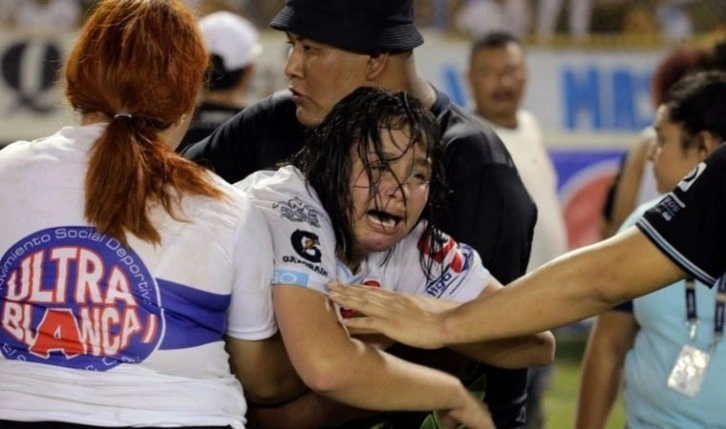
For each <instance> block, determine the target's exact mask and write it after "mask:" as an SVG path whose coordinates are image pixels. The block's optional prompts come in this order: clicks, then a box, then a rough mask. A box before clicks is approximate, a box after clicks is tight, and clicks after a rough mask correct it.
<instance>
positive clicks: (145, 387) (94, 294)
mask: <svg viewBox="0 0 726 429" xmlns="http://www.w3.org/2000/svg"><path fill="white" fill-rule="evenodd" d="M103 129H104V125H100V124H99V125H90V126H82V127H66V128H63V129H62V130H60V131H59V132H58V133H57V134H55V135H53V136H50V137H47V138H43V139H39V140H36V141H33V142H17V143H14V144H11V145H9V146H8V147H6V148H5V149H3V150H2V151H0V183H1V184H2V186H0V199H2V201H3V208H2V210H0V225H2V228H0V304H2V305H1V306H0V324H1V325H2V326H1V328H2V329H0V418H2V419H9V420H20V421H39V420H50V421H53V420H55V421H67V422H75V423H81V424H87V425H116V426H127V425H142V426H163V425H186V426H189V425H207V426H211V425H220V426H224V425H231V426H232V427H234V428H243V427H244V414H245V412H246V408H247V407H246V404H245V400H244V397H243V394H242V389H241V386H240V384H239V382H238V381H237V379H236V378H235V377H234V376H233V375H232V374H231V372H230V368H229V365H228V355H227V353H226V352H225V349H224V342H223V336H224V335H229V336H231V337H234V338H238V339H242V340H259V339H263V338H267V337H270V336H271V335H273V334H274V333H275V332H276V329H277V327H276V324H275V320H274V316H273V313H272V305H271V297H270V292H269V283H270V279H271V276H272V258H271V256H270V255H271V253H272V247H271V239H270V235H269V231H268V229H267V226H266V223H265V220H264V218H263V217H262V216H261V215H260V213H259V212H258V211H257V210H256V208H255V207H254V206H253V205H252V204H251V203H250V202H249V201H248V200H247V198H246V197H245V196H244V195H242V194H241V193H240V192H239V191H237V190H236V189H234V188H233V187H232V186H230V185H227V184H225V183H224V182H223V181H222V180H221V179H219V178H217V177H216V176H212V175H210V178H211V180H213V181H214V182H215V183H216V184H217V186H219V187H220V188H221V189H223V190H224V191H225V192H226V194H227V198H226V199H224V200H215V199H212V198H206V197H198V196H188V197H185V198H184V199H183V200H182V201H183V202H182V214H183V216H184V217H186V219H188V220H189V221H188V222H179V221H176V220H174V219H172V218H171V217H170V216H169V215H168V214H167V213H166V212H165V211H164V210H162V209H160V208H159V207H152V208H150V216H151V218H152V222H153V223H154V225H155V226H156V228H157V230H158V232H159V233H160V235H161V244H160V245H157V246H154V245H151V244H149V243H146V242H143V241H141V240H139V239H137V238H136V237H134V236H130V235H129V236H128V237H127V240H128V242H129V248H127V247H124V246H122V245H120V243H119V242H118V241H117V240H115V239H113V238H111V237H108V236H105V235H100V234H98V233H97V232H96V230H95V228H93V227H91V226H90V225H89V224H88V223H87V222H86V221H85V220H84V215H83V207H84V190H83V184H84V178H85V172H86V169H87V158H88V151H89V150H90V149H91V147H92V146H93V144H94V142H95V141H96V139H97V138H98V137H99V136H100V135H101V133H102V131H103ZM113 161H114V160H112V159H109V160H108V162H109V163H111V162H113ZM39 333H41V334H39Z"/></svg>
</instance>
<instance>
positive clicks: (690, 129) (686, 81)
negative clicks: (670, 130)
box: [664, 71, 726, 150]
mask: <svg viewBox="0 0 726 429" xmlns="http://www.w3.org/2000/svg"><path fill="white" fill-rule="evenodd" d="M664 103H665V105H666V107H667V108H668V119H670V121H671V122H674V123H676V124H679V125H681V127H682V129H683V133H684V135H683V136H682V138H681V146H682V148H683V149H684V150H686V149H688V148H689V147H691V146H693V145H695V144H697V141H695V139H693V137H695V136H696V135H697V134H698V133H699V132H701V131H708V132H710V133H711V134H713V136H714V137H717V138H720V139H722V140H723V139H724V138H726V121H725V120H724V118H726V73H724V72H720V71H709V72H700V73H696V74H693V75H689V76H686V77H685V78H683V79H682V80H680V81H679V82H678V83H677V84H675V85H674V86H673V87H672V88H671V89H670V91H668V93H667V94H666V98H665V100H664Z"/></svg>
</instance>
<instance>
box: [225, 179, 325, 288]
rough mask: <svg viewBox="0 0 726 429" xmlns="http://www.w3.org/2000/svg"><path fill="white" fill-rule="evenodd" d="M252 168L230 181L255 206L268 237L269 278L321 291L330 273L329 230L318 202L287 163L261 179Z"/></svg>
mask: <svg viewBox="0 0 726 429" xmlns="http://www.w3.org/2000/svg"><path fill="white" fill-rule="evenodd" d="M265 174H266V173H264V172H261V173H255V174H253V175H252V176H251V177H250V178H248V179H246V180H244V181H243V182H240V183H238V184H236V185H235V186H236V187H238V188H241V189H246V191H247V192H248V193H251V196H252V198H253V200H254V202H255V205H256V206H257V207H258V208H259V209H260V211H261V212H262V214H263V216H264V217H265V221H266V222H267V226H268V228H269V230H270V234H271V239H272V249H273V251H272V253H273V261H274V272H273V278H272V284H273V285H274V284H289V285H296V286H301V287H306V288H311V289H314V290H316V291H319V292H321V293H327V286H326V283H327V282H328V280H329V279H331V278H334V276H335V273H336V264H337V262H336V257H335V235H334V233H333V228H332V225H330V220H329V218H328V216H327V215H326V214H325V211H324V210H323V208H322V206H321V205H320V204H319V202H318V201H317V200H316V199H315V198H314V197H313V196H312V195H310V193H309V192H308V190H307V188H306V186H305V184H304V182H303V180H302V178H296V177H295V173H294V172H293V170H291V169H287V170H285V171H278V172H277V173H275V174H274V176H273V177H272V178H271V179H270V180H269V181H267V182H265V181H264V180H262V181H259V180H257V178H258V177H261V176H264V175H265Z"/></svg>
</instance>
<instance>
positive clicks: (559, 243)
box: [488, 110, 567, 271]
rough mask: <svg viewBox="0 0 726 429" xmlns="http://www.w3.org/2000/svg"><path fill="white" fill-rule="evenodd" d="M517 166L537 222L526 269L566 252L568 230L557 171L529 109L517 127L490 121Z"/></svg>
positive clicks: (523, 112)
mask: <svg viewBox="0 0 726 429" xmlns="http://www.w3.org/2000/svg"><path fill="white" fill-rule="evenodd" d="M488 123H489V124H491V126H492V128H493V129H494V131H495V132H496V133H497V135H498V136H499V138H500V139H502V142H504V145H505V146H506V147H507V150H508V151H509V154H510V155H512V159H513V160H514V164H515V165H516V166H517V171H518V172H519V176H520V177H521V178H522V182H523V183H524V187H525V188H526V189H527V192H529V195H530V196H531V197H532V199H533V200H534V202H535V204H536V205H537V224H536V225H535V227H534V237H533V238H532V253H531V256H530V257H529V265H528V266H527V271H532V270H533V269H535V268H537V267H539V266H541V265H542V264H544V263H546V262H548V261H550V260H552V259H554V258H556V257H557V256H560V255H561V254H563V253H565V252H566V251H567V229H566V228H565V220H564V217H563V214H562V206H561V205H560V200H559V198H558V196H557V173H556V172H555V168H554V166H553V165H552V161H551V160H550V157H549V154H548V153H547V148H546V147H545V145H544V141H543V138H542V131H541V130H540V127H539V123H538V122H537V119H536V118H535V117H534V116H533V115H532V114H531V113H529V112H527V111H524V110H519V111H518V112H517V128H514V129H512V128H504V127H500V126H496V125H494V124H493V123H491V122H488Z"/></svg>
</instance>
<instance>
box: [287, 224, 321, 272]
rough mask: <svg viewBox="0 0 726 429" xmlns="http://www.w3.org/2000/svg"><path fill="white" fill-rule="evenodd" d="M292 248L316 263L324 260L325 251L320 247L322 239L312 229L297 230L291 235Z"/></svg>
mask: <svg viewBox="0 0 726 429" xmlns="http://www.w3.org/2000/svg"><path fill="white" fill-rule="evenodd" d="M290 241H291V242H292V248H293V249H295V252H296V253H297V254H298V255H300V256H301V257H303V258H304V259H306V260H308V261H310V262H313V263H315V264H317V263H319V262H320V261H321V260H322V255H323V252H321V251H320V248H319V247H318V246H319V245H320V239H319V238H318V236H317V235H315V234H313V233H312V232H310V231H302V230H299V229H298V230H295V232H293V233H292V235H291V236H290Z"/></svg>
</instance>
